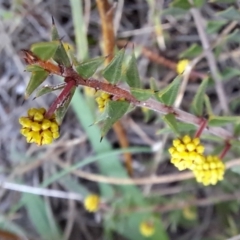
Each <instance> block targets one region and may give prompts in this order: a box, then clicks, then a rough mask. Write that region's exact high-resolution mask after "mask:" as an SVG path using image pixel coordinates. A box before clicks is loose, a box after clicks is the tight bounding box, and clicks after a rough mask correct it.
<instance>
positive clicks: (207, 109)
mask: <svg viewBox="0 0 240 240" xmlns="http://www.w3.org/2000/svg"><path fill="white" fill-rule="evenodd" d="M204 103H205V106H206V111H207V114H208V116H212V115H213V110H212V106H211V102H210V99H209V97H208V95H206V94H205V95H204Z"/></svg>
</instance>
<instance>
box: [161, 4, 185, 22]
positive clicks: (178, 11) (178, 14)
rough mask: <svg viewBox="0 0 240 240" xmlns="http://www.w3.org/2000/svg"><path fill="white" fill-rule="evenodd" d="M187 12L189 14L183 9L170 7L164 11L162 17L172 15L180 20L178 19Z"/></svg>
mask: <svg viewBox="0 0 240 240" xmlns="http://www.w3.org/2000/svg"><path fill="white" fill-rule="evenodd" d="M187 12H188V11H187V10H185V9H182V8H178V7H168V8H166V9H163V11H162V14H161V15H162V16H166V15H171V16H174V17H175V18H177V19H178V18H181V17H183V16H185V15H186V13H187Z"/></svg>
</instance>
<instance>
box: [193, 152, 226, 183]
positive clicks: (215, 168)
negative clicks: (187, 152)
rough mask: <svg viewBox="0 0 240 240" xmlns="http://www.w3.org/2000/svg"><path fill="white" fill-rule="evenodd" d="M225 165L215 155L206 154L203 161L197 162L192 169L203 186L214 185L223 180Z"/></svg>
mask: <svg viewBox="0 0 240 240" xmlns="http://www.w3.org/2000/svg"><path fill="white" fill-rule="evenodd" d="M224 173H225V165H224V163H223V162H222V161H221V159H219V157H217V156H211V155H209V156H207V157H205V160H204V162H203V163H199V164H197V167H196V168H195V169H194V170H193V174H194V175H195V177H196V180H197V182H199V183H202V184H203V185H204V186H208V185H215V184H217V182H219V181H221V180H223V177H224Z"/></svg>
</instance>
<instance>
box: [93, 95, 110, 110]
mask: <svg viewBox="0 0 240 240" xmlns="http://www.w3.org/2000/svg"><path fill="white" fill-rule="evenodd" d="M110 97H111V96H110V95H109V94H108V93H106V92H102V93H101V95H100V96H99V97H97V98H96V102H97V103H98V109H99V111H100V112H103V111H104V108H105V107H106V105H107V103H108V101H109V100H110Z"/></svg>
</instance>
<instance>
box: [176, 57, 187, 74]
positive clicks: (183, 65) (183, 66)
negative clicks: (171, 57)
mask: <svg viewBox="0 0 240 240" xmlns="http://www.w3.org/2000/svg"><path fill="white" fill-rule="evenodd" d="M188 65H189V60H187V59H183V60H180V61H179V62H178V63H177V68H176V71H177V73H178V74H179V75H180V74H183V73H184V71H185V70H186V68H187V67H188Z"/></svg>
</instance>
